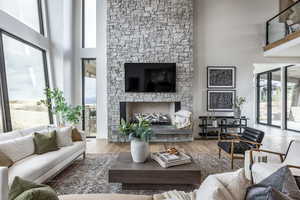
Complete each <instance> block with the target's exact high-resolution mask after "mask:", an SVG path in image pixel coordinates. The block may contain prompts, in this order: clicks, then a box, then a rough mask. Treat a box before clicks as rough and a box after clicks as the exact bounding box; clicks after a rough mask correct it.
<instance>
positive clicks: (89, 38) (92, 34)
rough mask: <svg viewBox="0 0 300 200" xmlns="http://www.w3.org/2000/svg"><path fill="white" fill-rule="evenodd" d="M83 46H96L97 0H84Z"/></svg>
mask: <svg viewBox="0 0 300 200" xmlns="http://www.w3.org/2000/svg"><path fill="white" fill-rule="evenodd" d="M82 29H83V30H82V47H83V48H96V0H82Z"/></svg>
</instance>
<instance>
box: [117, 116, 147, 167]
mask: <svg viewBox="0 0 300 200" xmlns="http://www.w3.org/2000/svg"><path fill="white" fill-rule="evenodd" d="M119 131H120V134H122V135H124V136H126V137H128V138H129V140H130V141H131V144H130V146H131V147H130V148H131V156H132V160H133V161H134V162H136V163H143V162H145V161H146V160H147V158H148V156H149V140H150V138H151V135H152V133H153V131H152V129H151V124H150V123H149V121H147V120H145V119H139V121H138V123H129V122H126V121H125V120H123V119H122V120H121V124H120V127H119Z"/></svg>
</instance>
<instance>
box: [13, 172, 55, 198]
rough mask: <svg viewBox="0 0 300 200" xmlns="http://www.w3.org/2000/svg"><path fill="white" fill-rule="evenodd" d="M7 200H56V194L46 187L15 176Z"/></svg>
mask: <svg viewBox="0 0 300 200" xmlns="http://www.w3.org/2000/svg"><path fill="white" fill-rule="evenodd" d="M8 196H9V197H8V199H9V200H37V199H38V200H58V197H57V194H56V193H55V191H54V190H53V189H51V188H50V187H49V186H47V185H42V184H36V183H33V182H30V181H26V180H23V179H21V178H20V177H18V176H16V177H15V179H14V181H13V183H12V185H11V187H10V191H9V195H8Z"/></svg>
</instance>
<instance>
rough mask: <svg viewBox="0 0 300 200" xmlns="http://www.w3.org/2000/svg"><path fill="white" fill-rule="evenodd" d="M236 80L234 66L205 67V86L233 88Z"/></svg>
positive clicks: (210, 87)
mask: <svg viewBox="0 0 300 200" xmlns="http://www.w3.org/2000/svg"><path fill="white" fill-rule="evenodd" d="M235 82H236V67H234V66H228V67H220V66H208V67H207V88H209V89H213V88H219V89H234V88H235Z"/></svg>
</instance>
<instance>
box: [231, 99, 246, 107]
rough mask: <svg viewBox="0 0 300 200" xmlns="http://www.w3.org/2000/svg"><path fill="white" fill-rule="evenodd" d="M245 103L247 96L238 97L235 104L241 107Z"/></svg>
mask: <svg viewBox="0 0 300 200" xmlns="http://www.w3.org/2000/svg"><path fill="white" fill-rule="evenodd" d="M244 103H246V97H236V99H235V102H234V106H235V107H236V108H241V107H242V105H243V104H244Z"/></svg>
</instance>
